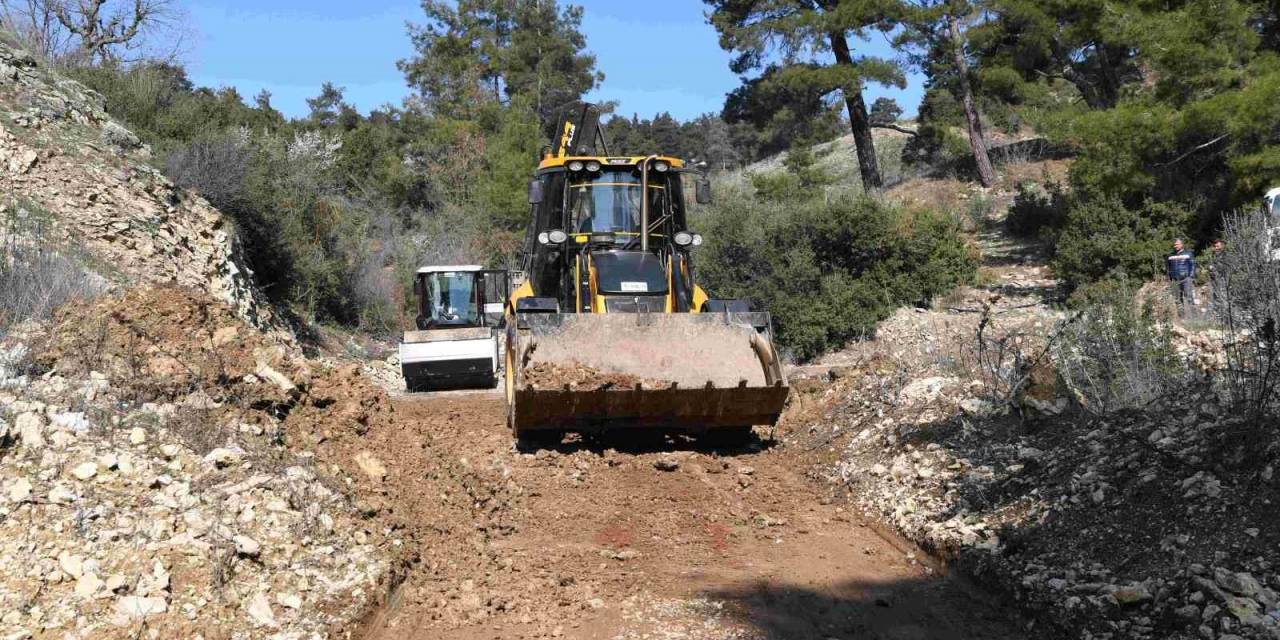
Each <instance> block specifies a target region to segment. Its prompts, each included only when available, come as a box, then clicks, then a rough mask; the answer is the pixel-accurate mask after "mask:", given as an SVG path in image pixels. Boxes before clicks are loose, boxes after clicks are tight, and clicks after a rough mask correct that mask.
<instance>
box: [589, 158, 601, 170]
mask: <svg viewBox="0 0 1280 640" xmlns="http://www.w3.org/2000/svg"><path fill="white" fill-rule="evenodd" d="M599 170H600V163H599V162H596V161H595V160H588V161H587V171H591V172H595V171H599Z"/></svg>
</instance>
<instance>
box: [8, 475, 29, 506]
mask: <svg viewBox="0 0 1280 640" xmlns="http://www.w3.org/2000/svg"><path fill="white" fill-rule="evenodd" d="M30 497H31V481H30V480H27V479H26V478H18V479H17V480H15V481H14V482H13V484H11V485H9V502H22V501H24V500H26V499H27V498H30Z"/></svg>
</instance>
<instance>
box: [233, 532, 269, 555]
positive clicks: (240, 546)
mask: <svg viewBox="0 0 1280 640" xmlns="http://www.w3.org/2000/svg"><path fill="white" fill-rule="evenodd" d="M232 541H234V542H235V543H236V553H238V554H240V555H242V556H249V557H254V556H257V555H258V554H259V553H260V552H261V551H262V545H260V544H258V541H257V540H254V539H253V538H250V537H249V536H236V537H234V538H232Z"/></svg>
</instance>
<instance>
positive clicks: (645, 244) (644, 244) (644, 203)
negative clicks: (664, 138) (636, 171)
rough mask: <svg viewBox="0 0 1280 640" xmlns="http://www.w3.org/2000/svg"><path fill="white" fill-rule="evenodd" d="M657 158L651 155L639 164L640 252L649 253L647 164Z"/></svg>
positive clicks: (655, 155) (656, 155)
mask: <svg viewBox="0 0 1280 640" xmlns="http://www.w3.org/2000/svg"><path fill="white" fill-rule="evenodd" d="M657 158H658V154H656V153H655V154H653V155H651V156H649V157H648V158H645V159H644V161H643V162H641V163H640V250H641V251H643V252H645V253H648V252H649V163H650V162H652V161H653V160H656V159H657Z"/></svg>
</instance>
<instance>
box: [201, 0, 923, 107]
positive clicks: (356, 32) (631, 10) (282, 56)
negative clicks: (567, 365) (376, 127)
mask: <svg viewBox="0 0 1280 640" xmlns="http://www.w3.org/2000/svg"><path fill="white" fill-rule="evenodd" d="M574 4H578V5H581V6H583V7H584V9H585V15H584V17H583V24H582V29H583V32H584V33H585V34H586V36H587V48H588V49H590V50H591V51H592V52H593V53H595V54H596V58H597V67H598V68H599V69H600V70H601V71H603V72H604V74H605V81H604V83H603V85H602V86H601V87H600V88H599V89H597V90H596V91H595V92H593V93H592V94H591V96H590V98H592V99H595V100H600V101H605V100H616V101H618V102H619V108H618V110H617V112H618V113H619V114H625V115H628V116H629V115H631V114H632V113H638V114H639V115H640V116H641V117H652V116H653V115H654V114H656V113H658V112H661V111H669V112H671V114H672V115H674V116H676V117H677V118H679V119H682V120H683V119H687V118H691V117H694V116H697V115H699V114H701V113H705V112H719V111H720V108H721V107H722V106H723V104H724V96H725V94H726V93H728V92H729V91H732V90H733V88H734V87H736V86H738V84H739V80H738V78H737V76H735V75H734V74H733V73H732V72H730V71H729V54H728V53H726V52H724V51H722V50H721V49H720V47H719V44H718V43H717V37H716V33H715V30H714V29H713V28H712V27H711V25H709V24H707V22H706V19H705V18H704V17H703V12H704V10H705V5H704V4H703V3H702V2H700V1H698V0H649V1H647V2H633V1H631V0H580V1H576V2H574ZM187 11H188V13H189V15H190V18H191V21H192V23H193V24H192V27H193V28H194V31H196V34H197V35H196V37H195V40H194V42H192V43H191V45H190V47H189V49H190V53H189V55H188V58H189V69H190V72H191V77H192V79H193V80H194V81H195V82H196V83H197V84H200V85H204V86H211V87H223V86H234V87H235V88H236V89H237V90H239V92H240V94H241V95H242V96H244V97H245V98H246V99H248V98H251V97H252V96H254V95H255V94H257V93H258V92H259V91H260V90H262V89H267V90H268V91H270V92H271V94H272V103H273V104H274V105H275V107H276V108H277V109H280V110H281V111H283V112H284V113H285V114H286V115H290V116H298V115H303V114H305V113H306V102H305V100H306V98H308V97H311V96H314V95H316V94H317V93H318V92H319V87H320V85H321V83H323V82H325V81H331V82H333V83H335V84H337V85H338V86H341V87H345V88H346V96H347V99H348V101H350V102H351V103H353V104H355V105H356V106H357V107H358V108H359V109H360V110H361V111H362V112H367V111H369V110H370V109H373V108H376V107H378V106H381V105H384V104H388V103H390V104H399V103H400V101H401V100H402V99H403V98H404V96H405V95H406V94H407V93H408V89H407V88H406V87H405V85H404V79H403V77H402V76H401V74H400V71H399V70H398V69H396V64H395V63H396V60H399V59H401V58H405V57H407V56H409V55H411V54H412V53H413V48H412V46H411V45H410V42H409V37H408V35H407V33H406V30H405V24H406V23H407V22H420V21H421V20H422V10H421V7H420V6H419V4H418V2H417V0H360V1H359V2H351V1H348V0H254V1H252V2H249V1H247V0H190V2H189V3H188V4H187ZM646 44H648V45H652V47H653V52H652V54H651V55H645V56H640V55H636V50H637V48H639V47H643V46H644V45H646ZM862 50H863V51H865V52H867V53H873V54H875V55H888V47H887V46H886V45H885V44H884V42H883V40H879V41H872V42H871V43H869V44H868V45H864V47H863V48H862ZM920 94H921V86H920V79H919V78H918V77H912V78H911V81H910V83H909V86H908V88H907V89H906V90H905V91H898V90H896V89H886V88H883V87H878V86H872V87H869V89H868V91H867V102H868V104H869V103H870V102H871V101H872V100H874V99H875V98H876V97H877V96H880V95H889V96H892V97H895V98H897V99H898V103H899V104H901V105H902V107H903V108H904V109H905V110H906V111H907V112H908V113H914V111H915V108H916V105H917V104H918V103H919V101H920Z"/></svg>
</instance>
